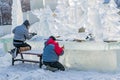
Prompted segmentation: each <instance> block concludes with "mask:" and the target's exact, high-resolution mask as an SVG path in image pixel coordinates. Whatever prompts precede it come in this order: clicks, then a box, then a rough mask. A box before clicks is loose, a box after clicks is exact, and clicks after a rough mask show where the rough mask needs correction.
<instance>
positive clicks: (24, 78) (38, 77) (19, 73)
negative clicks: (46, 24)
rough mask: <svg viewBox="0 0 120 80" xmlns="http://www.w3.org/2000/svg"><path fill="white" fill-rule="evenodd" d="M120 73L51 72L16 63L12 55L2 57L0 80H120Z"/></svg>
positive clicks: (27, 64)
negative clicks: (13, 61)
mask: <svg viewBox="0 0 120 80" xmlns="http://www.w3.org/2000/svg"><path fill="white" fill-rule="evenodd" d="M119 79H120V72H106V73H105V72H104V73H102V72H95V71H80V70H72V69H66V71H57V72H51V71H47V70H44V69H40V68H39V67H38V64H33V63H24V64H23V63H21V62H18V63H17V62H15V65H14V66H12V65H11V57H10V54H8V53H6V55H5V56H2V57H0V80H119Z"/></svg>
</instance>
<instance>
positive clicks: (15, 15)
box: [12, 0, 23, 30]
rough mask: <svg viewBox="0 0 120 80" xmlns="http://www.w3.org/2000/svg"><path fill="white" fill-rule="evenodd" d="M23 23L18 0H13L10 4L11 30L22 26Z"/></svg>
mask: <svg viewBox="0 0 120 80" xmlns="http://www.w3.org/2000/svg"><path fill="white" fill-rule="evenodd" d="M22 22H23V13H22V8H21V2H20V0H13V4H12V30H13V28H15V27H16V26H17V25H20V24H22Z"/></svg>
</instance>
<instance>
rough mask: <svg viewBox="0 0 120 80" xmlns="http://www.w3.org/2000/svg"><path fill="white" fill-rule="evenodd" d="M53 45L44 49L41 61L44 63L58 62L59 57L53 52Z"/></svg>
mask: <svg viewBox="0 0 120 80" xmlns="http://www.w3.org/2000/svg"><path fill="white" fill-rule="evenodd" d="M54 47H55V46H54V45H53V44H49V45H47V46H46V47H45V48H44V51H43V61H45V62H55V61H58V60H59V56H58V55H57V54H56V53H55V51H54Z"/></svg>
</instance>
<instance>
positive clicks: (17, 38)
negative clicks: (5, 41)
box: [11, 20, 36, 57]
mask: <svg viewBox="0 0 120 80" xmlns="http://www.w3.org/2000/svg"><path fill="white" fill-rule="evenodd" d="M29 26H30V23H29V21H28V20H25V21H24V22H23V24H22V25H20V26H17V27H15V28H14V29H13V31H12V32H13V34H14V38H13V45H14V47H15V49H13V50H11V54H12V56H13V57H16V55H17V53H18V52H19V48H20V47H29V48H30V49H31V46H30V45H29V44H27V43H26V42H25V41H26V39H31V38H32V37H33V36H34V35H36V33H29V31H28V30H29Z"/></svg>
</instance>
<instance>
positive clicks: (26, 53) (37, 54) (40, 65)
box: [12, 50, 42, 68]
mask: <svg viewBox="0 0 120 80" xmlns="http://www.w3.org/2000/svg"><path fill="white" fill-rule="evenodd" d="M18 55H20V56H21V59H18V58H17V57H16V58H12V65H14V62H15V61H22V63H24V62H33V63H39V67H40V68H41V67H42V53H40V51H39V52H38V51H37V50H28V51H21V52H20V53H18ZM23 55H36V56H37V57H39V60H38V61H37V60H28V59H25V58H24V56H23Z"/></svg>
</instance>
